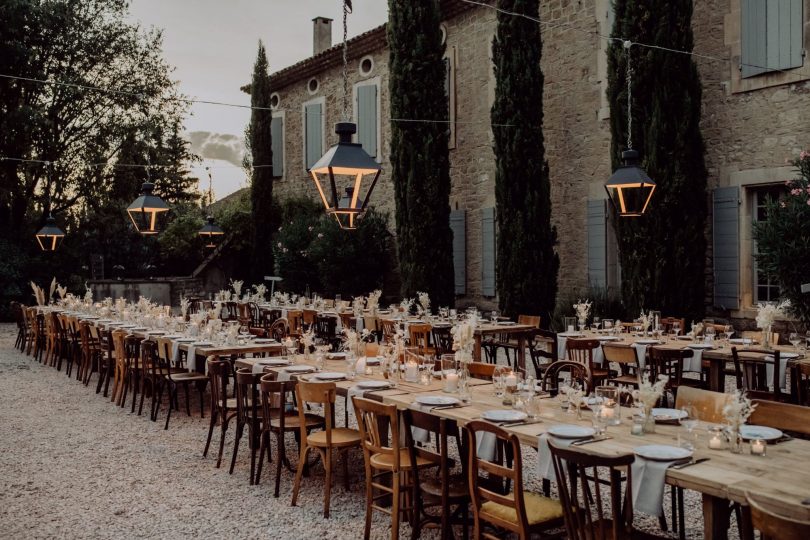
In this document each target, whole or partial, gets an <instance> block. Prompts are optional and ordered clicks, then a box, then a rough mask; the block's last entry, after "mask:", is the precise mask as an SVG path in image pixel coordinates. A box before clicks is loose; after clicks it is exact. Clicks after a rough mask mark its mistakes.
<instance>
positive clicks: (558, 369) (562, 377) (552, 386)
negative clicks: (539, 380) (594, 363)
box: [543, 360, 593, 396]
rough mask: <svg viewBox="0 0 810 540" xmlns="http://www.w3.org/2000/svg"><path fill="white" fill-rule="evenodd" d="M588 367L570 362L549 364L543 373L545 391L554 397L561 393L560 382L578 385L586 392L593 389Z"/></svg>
mask: <svg viewBox="0 0 810 540" xmlns="http://www.w3.org/2000/svg"><path fill="white" fill-rule="evenodd" d="M590 380H591V377H590V373H589V372H588V367H587V366H585V365H584V364H580V363H579V362H571V361H569V360H557V361H556V362H554V363H553V364H549V366H548V367H547V368H546V370H545V371H544V372H543V391H545V392H549V393H550V394H551V395H552V396H556V395H557V394H558V393H559V389H560V381H563V382H565V383H567V384H578V385H580V386H581V387H582V389H583V390H585V391H586V392H587V391H588V390H589V389H591V388H593V387H592V386H590V384H591V382H590Z"/></svg>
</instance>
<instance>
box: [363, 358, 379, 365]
mask: <svg viewBox="0 0 810 540" xmlns="http://www.w3.org/2000/svg"><path fill="white" fill-rule="evenodd" d="M366 365H367V366H379V365H380V357H379V356H367V357H366Z"/></svg>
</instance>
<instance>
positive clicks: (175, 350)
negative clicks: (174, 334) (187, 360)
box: [172, 340, 180, 366]
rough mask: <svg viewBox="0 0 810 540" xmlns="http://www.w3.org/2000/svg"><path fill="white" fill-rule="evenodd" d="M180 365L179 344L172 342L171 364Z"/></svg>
mask: <svg viewBox="0 0 810 540" xmlns="http://www.w3.org/2000/svg"><path fill="white" fill-rule="evenodd" d="M179 363H180V342H179V341H177V340H175V341H172V364H174V365H175V366H176V365H177V364H179Z"/></svg>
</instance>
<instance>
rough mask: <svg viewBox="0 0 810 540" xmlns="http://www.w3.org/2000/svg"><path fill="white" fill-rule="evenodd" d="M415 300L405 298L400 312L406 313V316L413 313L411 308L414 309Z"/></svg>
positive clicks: (400, 306)
mask: <svg viewBox="0 0 810 540" xmlns="http://www.w3.org/2000/svg"><path fill="white" fill-rule="evenodd" d="M413 303H414V299H413V298H404V299H403V300H402V302H400V303H399V310H400V311H402V312H404V313H405V314H406V315H407V314H409V313H410V312H411V308H412V307H413Z"/></svg>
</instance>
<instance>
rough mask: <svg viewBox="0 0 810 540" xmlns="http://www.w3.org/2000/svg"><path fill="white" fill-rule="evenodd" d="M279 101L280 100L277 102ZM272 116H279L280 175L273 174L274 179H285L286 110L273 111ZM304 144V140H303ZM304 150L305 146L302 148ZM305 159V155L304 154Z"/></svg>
mask: <svg viewBox="0 0 810 540" xmlns="http://www.w3.org/2000/svg"><path fill="white" fill-rule="evenodd" d="M279 103H280V102H279ZM273 118H281V176H275V177H274V178H275V179H276V180H286V179H287V111H273ZM304 144H306V141H304ZM304 151H305V152H306V148H305V149H304ZM304 159H305V160H306V155H305V156H304Z"/></svg>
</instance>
